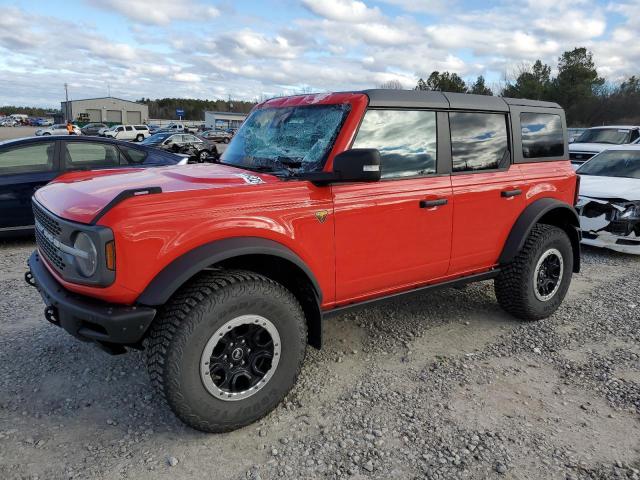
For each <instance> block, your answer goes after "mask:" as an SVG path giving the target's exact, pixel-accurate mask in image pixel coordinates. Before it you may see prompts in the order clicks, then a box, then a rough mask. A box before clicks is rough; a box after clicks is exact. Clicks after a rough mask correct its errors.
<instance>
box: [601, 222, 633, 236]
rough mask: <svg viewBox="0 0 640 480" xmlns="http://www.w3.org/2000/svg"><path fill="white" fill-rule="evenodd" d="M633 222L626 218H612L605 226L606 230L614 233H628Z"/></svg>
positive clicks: (631, 228) (631, 229)
mask: <svg viewBox="0 0 640 480" xmlns="http://www.w3.org/2000/svg"><path fill="white" fill-rule="evenodd" d="M633 227H634V226H633V224H632V223H631V222H629V221H626V220H614V221H613V222H611V223H610V224H609V226H607V228H606V230H607V232H611V233H613V234H614V235H625V236H626V235H629V234H630V233H631V232H632V231H633Z"/></svg>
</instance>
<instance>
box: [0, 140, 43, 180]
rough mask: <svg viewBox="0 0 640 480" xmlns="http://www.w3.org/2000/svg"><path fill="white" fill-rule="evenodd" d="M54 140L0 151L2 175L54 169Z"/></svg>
mask: <svg viewBox="0 0 640 480" xmlns="http://www.w3.org/2000/svg"><path fill="white" fill-rule="evenodd" d="M54 145H55V144H54V142H49V143H38V144H37V145H29V146H26V147H16V148H11V149H7V150H4V151H2V152H0V175H8V174H11V173H31V172H48V171H51V170H53V155H54Z"/></svg>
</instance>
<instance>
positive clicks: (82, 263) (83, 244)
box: [73, 232, 98, 277]
mask: <svg viewBox="0 0 640 480" xmlns="http://www.w3.org/2000/svg"><path fill="white" fill-rule="evenodd" d="M73 248H75V249H77V250H80V252H83V253H86V256H85V255H83V256H82V257H81V256H79V255H78V256H76V258H75V260H76V262H75V263H76V266H77V268H78V271H79V272H80V273H81V274H82V275H83V276H85V277H91V276H92V275H93V274H94V273H96V268H97V266H98V251H97V250H96V245H95V243H93V240H91V237H90V236H89V235H87V234H86V233H83V232H80V233H78V234H77V235H76V239H75V241H74V242H73ZM83 257H84V258H83Z"/></svg>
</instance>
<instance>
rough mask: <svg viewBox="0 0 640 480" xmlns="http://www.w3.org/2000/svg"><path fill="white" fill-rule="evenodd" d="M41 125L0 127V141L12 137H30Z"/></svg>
mask: <svg viewBox="0 0 640 480" xmlns="http://www.w3.org/2000/svg"><path fill="white" fill-rule="evenodd" d="M39 128H43V127H0V141H2V140H10V139H12V138H22V137H31V136H33V135H35V134H36V130H38V129H39Z"/></svg>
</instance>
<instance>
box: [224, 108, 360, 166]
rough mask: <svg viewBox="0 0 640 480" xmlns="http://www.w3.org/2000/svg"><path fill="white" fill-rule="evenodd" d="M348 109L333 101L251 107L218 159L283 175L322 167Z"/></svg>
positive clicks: (230, 163) (225, 162) (229, 163)
mask: <svg viewBox="0 0 640 480" xmlns="http://www.w3.org/2000/svg"><path fill="white" fill-rule="evenodd" d="M349 109H350V105H348V104H335V105H305V106H298V107H276V108H262V109H259V110H254V111H253V112H252V113H251V115H249V117H248V118H247V119H246V120H245V122H244V123H243V124H242V127H240V129H239V130H238V133H236V135H235V136H234V137H233V139H232V140H231V143H230V144H229V146H228V147H227V149H226V150H225V152H224V153H223V154H222V157H221V159H220V163H223V164H228V165H234V166H237V167H242V168H247V169H249V170H256V171H267V172H273V173H279V174H283V175H292V174H297V173H304V172H318V171H321V170H322V167H323V166H324V163H325V161H326V159H327V156H328V155H329V152H330V150H331V147H333V142H334V141H335V139H336V137H337V136H338V133H339V132H340V128H341V126H342V122H343V121H344V119H345V118H346V116H347V114H348V112H349Z"/></svg>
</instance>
